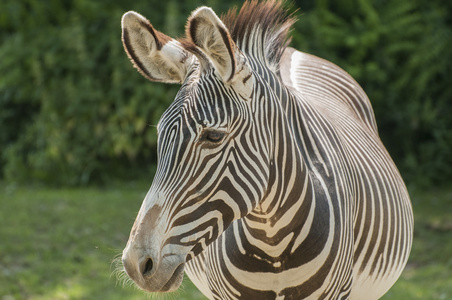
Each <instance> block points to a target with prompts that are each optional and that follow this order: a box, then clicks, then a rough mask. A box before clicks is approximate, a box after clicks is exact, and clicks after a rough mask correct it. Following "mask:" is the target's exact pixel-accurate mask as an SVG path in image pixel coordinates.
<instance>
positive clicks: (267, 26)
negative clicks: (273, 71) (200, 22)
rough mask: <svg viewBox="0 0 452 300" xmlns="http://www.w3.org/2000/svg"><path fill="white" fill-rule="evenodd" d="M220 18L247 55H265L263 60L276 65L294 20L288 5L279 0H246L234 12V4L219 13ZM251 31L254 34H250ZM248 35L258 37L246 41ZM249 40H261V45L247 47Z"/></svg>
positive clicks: (286, 42) (287, 41) (287, 42)
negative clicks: (223, 12) (257, 47)
mask: <svg viewBox="0 0 452 300" xmlns="http://www.w3.org/2000/svg"><path fill="white" fill-rule="evenodd" d="M221 19H222V21H223V23H224V24H225V25H226V27H227V28H228V29H229V32H230V34H231V37H232V39H233V40H234V42H235V43H236V44H237V45H238V46H239V48H240V49H241V50H242V51H243V52H245V53H247V54H249V55H253V54H254V55H256V54H257V55H265V57H266V59H267V61H268V62H269V63H270V64H271V65H275V66H276V67H277V66H278V65H279V61H280V58H281V55H282V53H283V52H284V49H285V48H286V47H287V45H288V44H289V42H290V38H289V37H288V35H289V30H290V28H291V26H292V25H293V23H294V22H295V21H296V19H295V17H294V16H293V14H290V13H289V12H288V8H285V7H284V3H283V0H267V1H263V2H259V1H257V0H251V1H246V2H245V3H244V4H243V6H242V8H241V9H240V11H239V13H238V14H237V8H236V7H235V8H232V9H230V10H229V11H228V12H227V13H226V14H224V15H222V16H221ZM253 32H254V33H257V34H255V35H250V33H253ZM250 38H253V39H256V38H257V39H261V41H260V43H255V41H252V42H253V43H248V40H249V39H250ZM250 44H254V45H259V44H261V45H262V46H263V48H264V49H251V48H250V47H249V45H250Z"/></svg>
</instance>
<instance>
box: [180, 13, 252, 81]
mask: <svg viewBox="0 0 452 300" xmlns="http://www.w3.org/2000/svg"><path fill="white" fill-rule="evenodd" d="M186 31H187V32H186V34H187V36H188V37H189V38H190V39H191V40H192V42H193V43H194V44H195V45H196V46H197V47H199V48H200V49H201V51H202V52H203V53H204V54H205V55H206V56H207V57H208V58H209V59H210V61H211V62H212V64H213V65H214V67H215V70H216V71H217V72H218V74H219V75H220V76H221V78H222V79H223V81H224V82H229V83H231V82H233V81H236V80H237V79H239V78H241V79H242V81H243V80H244V79H246V80H245V82H243V83H244V84H246V81H248V79H250V77H251V68H250V67H249V65H248V62H247V59H246V57H245V56H244V55H243V53H242V52H241V51H240V49H239V48H238V47H237V45H236V44H235V43H234V41H233V40H232V38H231V36H230V34H229V31H228V29H227V28H226V26H225V25H224V24H223V22H222V21H221V20H220V18H218V16H217V15H216V14H215V12H214V11H213V10H212V9H211V8H209V7H205V6H203V7H200V8H198V9H197V10H195V11H194V12H193V13H192V14H191V16H190V17H189V19H188V23H187V28H186ZM250 82H251V80H250Z"/></svg>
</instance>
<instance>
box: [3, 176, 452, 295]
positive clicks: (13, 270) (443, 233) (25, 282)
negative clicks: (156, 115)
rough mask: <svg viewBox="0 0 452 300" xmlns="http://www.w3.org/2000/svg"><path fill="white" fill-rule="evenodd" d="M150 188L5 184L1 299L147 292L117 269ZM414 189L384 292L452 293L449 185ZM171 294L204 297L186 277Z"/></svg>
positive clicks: (451, 199)
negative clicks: (395, 268) (395, 270)
mask: <svg viewBox="0 0 452 300" xmlns="http://www.w3.org/2000/svg"><path fill="white" fill-rule="evenodd" d="M147 189H148V186H147V185H146V184H144V183H134V184H124V183H120V184H116V185H114V186H110V187H108V188H103V189H102V188H79V189H51V188H44V187H42V188H39V187H33V188H31V187H22V186H15V185H6V184H0V300H12V299H46V300H47V299H148V298H149V297H148V296H147V295H146V294H144V293H143V292H141V291H139V290H137V289H136V288H134V287H131V286H122V285H121V284H120V283H118V281H117V279H116V277H115V276H113V275H112V272H113V270H114V265H113V264H112V261H113V259H114V258H115V257H116V256H117V255H118V254H119V253H121V251H122V249H123V247H124V246H125V243H126V242H127V238H128V234H129V230H130V228H131V226H132V223H133V221H134V218H135V215H136V213H137V212H138V209H139V207H140V204H141V202H142V199H143V198H144V196H145V194H146V192H147ZM411 196H412V200H413V206H414V210H415V222H416V230H415V242H414V247H413V251H412V255H411V258H410V261H409V263H408V266H407V268H406V270H405V272H404V273H403V275H402V277H401V279H400V280H399V281H398V282H397V283H396V285H395V286H394V287H393V289H391V290H390V291H389V292H388V294H387V295H386V296H385V297H384V298H383V299H386V300H389V299H423V300H426V299H452V188H448V189H441V190H431V191H422V192H416V191H414V192H412V193H411ZM167 298H168V299H190V300H193V299H205V298H204V297H203V296H202V295H201V293H200V292H198V291H197V289H196V288H195V287H194V286H193V285H192V284H191V283H190V281H189V280H185V281H184V288H183V290H182V291H178V292H177V293H175V294H172V295H170V296H169V297H167Z"/></svg>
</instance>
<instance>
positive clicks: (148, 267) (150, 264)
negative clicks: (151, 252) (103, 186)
mask: <svg viewBox="0 0 452 300" xmlns="http://www.w3.org/2000/svg"><path fill="white" fill-rule="evenodd" d="M153 267H154V263H153V262H152V259H150V258H149V259H148V260H147V261H146V264H145V265H144V269H143V275H144V276H146V275H150V274H151V273H152V268H153Z"/></svg>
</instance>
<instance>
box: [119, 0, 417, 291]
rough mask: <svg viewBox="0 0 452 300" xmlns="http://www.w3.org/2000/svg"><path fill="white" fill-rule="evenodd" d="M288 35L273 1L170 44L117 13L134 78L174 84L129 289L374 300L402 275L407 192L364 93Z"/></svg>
mask: <svg viewBox="0 0 452 300" xmlns="http://www.w3.org/2000/svg"><path fill="white" fill-rule="evenodd" d="M294 22H295V17H294V15H293V14H291V13H289V12H288V9H287V8H286V6H285V4H284V3H282V1H279V0H267V1H265V2H258V1H255V0H252V1H247V2H245V3H244V4H243V6H242V7H241V9H240V11H239V12H237V10H236V9H233V10H230V11H229V12H228V13H227V14H225V15H224V16H222V17H221V18H220V17H218V16H217V15H216V13H215V12H214V11H213V10H212V9H211V8H208V7H205V6H203V7H200V8H198V9H196V10H195V11H193V12H192V14H191V15H190V17H189V18H188V21H187V25H186V30H185V31H186V33H185V37H183V38H179V39H173V38H171V37H169V36H167V35H165V34H163V33H161V32H159V31H157V30H156V29H154V27H153V26H152V25H151V23H150V22H149V21H148V20H147V19H146V18H144V17H143V16H141V15H140V14H138V13H136V12H133V11H130V12H127V13H125V14H124V15H123V17H122V41H123V45H124V48H125V51H126V53H127V54H128V56H129V58H130V59H131V61H132V63H133V65H134V66H135V68H136V69H137V70H138V71H139V72H140V73H141V74H142V75H144V76H145V77H146V78H147V79H149V80H151V81H157V82H164V83H178V84H181V87H180V90H179V92H178V93H177V95H176V97H175V100H174V101H173V102H172V104H171V105H170V106H169V107H168V108H167V110H166V111H165V112H164V113H163V115H162V116H161V119H160V121H159V123H158V125H157V134H158V142H157V153H158V157H157V158H158V163H157V170H156V173H155V176H154V179H153V182H152V185H151V187H150V189H149V191H148V193H147V194H146V196H145V198H144V201H143V203H142V205H141V208H140V210H139V212H138V215H137V217H136V220H135V222H134V224H133V226H132V229H131V232H130V236H129V240H128V242H127V245H126V247H125V249H124V250H123V253H122V265H123V268H124V270H125V272H126V274H127V275H128V276H129V277H130V278H131V279H132V280H133V281H134V282H135V283H136V285H137V286H138V287H139V288H141V289H143V290H145V291H149V292H171V291H175V290H177V289H178V287H179V286H180V284H181V282H182V279H183V276H184V275H183V274H184V272H186V274H187V275H188V276H189V278H190V279H191V281H192V282H193V283H194V284H195V285H196V287H197V288H198V289H199V290H200V291H201V292H202V293H203V294H204V295H205V296H206V297H207V298H209V299H378V298H380V297H381V296H382V295H384V294H385V293H386V292H387V291H388V290H389V288H390V287H391V286H392V285H393V284H394V283H395V281H396V280H397V279H398V277H399V276H400V274H401V272H402V270H403V269H404V267H405V264H406V262H407V260H408V256H409V253H410V250H411V245H412V235H413V215H412V207H411V202H410V199H409V195H408V192H407V189H406V186H405V184H404V182H403V179H402V177H401V175H400V174H399V171H398V170H397V168H396V166H395V164H394V162H393V161H392V159H391V157H390V156H389V154H388V152H387V151H386V149H385V147H384V145H383V144H382V142H381V140H380V138H379V134H378V130H377V125H376V121H375V116H374V113H373V109H372V106H371V104H370V101H369V99H368V97H367V96H366V94H365V92H364V91H363V90H362V88H361V87H360V86H359V85H358V83H357V82H356V81H355V80H354V79H352V77H351V76H350V75H349V74H348V73H346V72H345V71H344V70H342V69H341V68H339V67H338V66H336V65H334V64H333V63H331V62H328V61H326V60H323V59H321V58H318V57H316V56H313V55H310V54H306V53H303V52H300V51H297V50H295V49H293V48H291V47H290V46H289V43H290V38H289V31H290V29H291V26H292V25H293V24H294Z"/></svg>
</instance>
